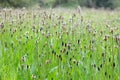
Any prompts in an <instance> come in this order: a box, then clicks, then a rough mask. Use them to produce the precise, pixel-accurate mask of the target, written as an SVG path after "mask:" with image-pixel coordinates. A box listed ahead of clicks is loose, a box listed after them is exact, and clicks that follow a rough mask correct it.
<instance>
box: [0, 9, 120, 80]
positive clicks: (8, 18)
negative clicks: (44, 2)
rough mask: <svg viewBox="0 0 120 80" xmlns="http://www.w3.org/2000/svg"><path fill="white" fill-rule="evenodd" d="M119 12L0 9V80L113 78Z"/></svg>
mask: <svg viewBox="0 0 120 80" xmlns="http://www.w3.org/2000/svg"><path fill="white" fill-rule="evenodd" d="M119 17H120V12H119V11H104V10H94V9H91V10H86V9H85V10H83V12H82V13H81V14H78V13H77V12H76V10H74V9H71V10H70V9H53V10H49V9H46V10H43V9H41V10H22V9H15V10H13V9H12V10H2V9H1V10H0V22H1V23H0V80H119V79H120V75H119V74H120V71H119V70H120V67H119V66H120V64H119V62H120V61H119V60H120V58H119V56H118V55H119V54H120V45H119V44H120V41H118V42H116V36H119V35H120V18H119Z"/></svg>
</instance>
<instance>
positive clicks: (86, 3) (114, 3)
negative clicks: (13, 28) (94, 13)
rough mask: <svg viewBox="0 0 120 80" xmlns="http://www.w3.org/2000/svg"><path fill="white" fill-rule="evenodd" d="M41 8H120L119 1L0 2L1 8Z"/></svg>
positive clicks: (36, 0)
mask: <svg viewBox="0 0 120 80" xmlns="http://www.w3.org/2000/svg"><path fill="white" fill-rule="evenodd" d="M36 4H37V5H39V6H41V7H46V6H47V7H53V8H54V7H57V6H62V7H68V6H70V7H76V6H77V5H81V6H86V7H90V8H91V7H95V8H99V7H105V8H108V7H109V8H111V9H114V8H116V7H120V0H0V6H3V7H10V6H11V7H30V6H33V5H36Z"/></svg>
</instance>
